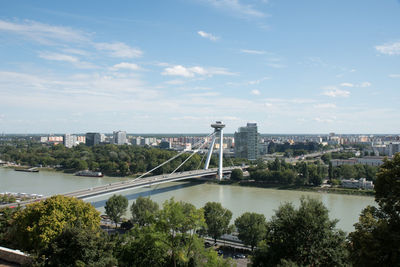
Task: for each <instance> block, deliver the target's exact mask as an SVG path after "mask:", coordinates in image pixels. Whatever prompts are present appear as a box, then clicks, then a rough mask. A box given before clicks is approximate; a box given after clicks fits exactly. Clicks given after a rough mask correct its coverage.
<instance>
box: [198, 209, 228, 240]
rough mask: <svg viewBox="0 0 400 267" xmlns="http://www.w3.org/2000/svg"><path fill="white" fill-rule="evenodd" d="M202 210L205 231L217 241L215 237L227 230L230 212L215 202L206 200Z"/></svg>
mask: <svg viewBox="0 0 400 267" xmlns="http://www.w3.org/2000/svg"><path fill="white" fill-rule="evenodd" d="M203 210H204V219H205V221H206V224H207V233H208V235H209V236H211V237H212V238H214V242H217V238H219V237H220V236H222V235H223V234H226V233H228V232H229V230H230V228H229V222H230V221H231V218H232V212H231V211H230V210H228V209H225V208H223V207H222V205H221V203H217V202H207V203H206V205H205V206H204V208H203Z"/></svg>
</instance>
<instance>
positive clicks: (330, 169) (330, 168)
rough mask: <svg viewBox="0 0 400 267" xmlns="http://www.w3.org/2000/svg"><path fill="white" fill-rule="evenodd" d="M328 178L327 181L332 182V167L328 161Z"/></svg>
mask: <svg viewBox="0 0 400 267" xmlns="http://www.w3.org/2000/svg"><path fill="white" fill-rule="evenodd" d="M328 177H329V181H332V179H333V178H334V177H333V166H332V162H331V161H329V167H328Z"/></svg>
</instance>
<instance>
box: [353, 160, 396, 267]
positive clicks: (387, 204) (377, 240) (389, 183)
mask: <svg viewBox="0 0 400 267" xmlns="http://www.w3.org/2000/svg"><path fill="white" fill-rule="evenodd" d="M375 201H376V202H377V203H378V205H379V207H378V208H376V207H371V206H369V207H367V208H365V209H364V210H363V211H362V213H361V215H360V218H359V222H358V223H356V224H355V225H354V226H355V229H356V230H355V231H354V232H352V233H350V234H349V241H350V244H349V250H350V257H351V260H352V264H353V266H379V265H380V266H400V153H397V154H396V155H395V156H394V158H393V160H387V159H386V160H385V161H384V164H383V165H381V169H380V172H379V173H378V175H377V180H376V184H375Z"/></svg>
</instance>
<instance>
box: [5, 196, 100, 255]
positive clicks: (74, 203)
mask: <svg viewBox="0 0 400 267" xmlns="http://www.w3.org/2000/svg"><path fill="white" fill-rule="evenodd" d="M67 226H79V227H80V228H82V229H86V228H87V229H91V230H95V229H98V228H99V226H100V213H99V212H98V211H97V210H96V209H95V208H94V207H93V206H92V205H91V204H90V203H85V202H83V201H82V200H78V199H76V198H72V197H65V196H60V195H56V196H53V197H51V198H49V199H46V200H44V201H41V202H37V203H33V204H30V205H27V206H26V208H25V209H22V210H20V211H18V212H17V213H16V214H15V216H14V222H13V226H12V228H11V230H12V231H13V237H14V242H15V245H16V246H17V247H18V248H20V249H23V250H25V251H32V250H34V251H38V250H41V249H44V248H46V247H47V246H48V245H49V244H51V243H52V242H53V241H54V239H55V238H57V237H58V236H59V235H60V234H61V233H62V232H63V230H64V228H65V227H67Z"/></svg>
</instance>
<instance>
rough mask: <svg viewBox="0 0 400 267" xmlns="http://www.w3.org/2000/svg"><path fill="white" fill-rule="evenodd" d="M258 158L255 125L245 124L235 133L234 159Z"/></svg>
mask: <svg viewBox="0 0 400 267" xmlns="http://www.w3.org/2000/svg"><path fill="white" fill-rule="evenodd" d="M258 156H259V151H258V132H257V123H247V126H246V127H240V128H239V130H238V131H237V132H235V157H236V158H246V159H248V160H256V159H257V158H258Z"/></svg>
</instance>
